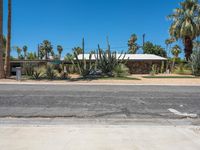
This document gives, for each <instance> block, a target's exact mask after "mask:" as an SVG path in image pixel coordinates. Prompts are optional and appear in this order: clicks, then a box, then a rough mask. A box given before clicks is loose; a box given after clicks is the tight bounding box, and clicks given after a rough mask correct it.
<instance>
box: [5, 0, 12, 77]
mask: <svg viewBox="0 0 200 150" xmlns="http://www.w3.org/2000/svg"><path fill="white" fill-rule="evenodd" d="M11 15H12V0H8V35H7V43H6V57H5V67H4V68H5V72H6V77H10V51H11V46H10V45H11Z"/></svg>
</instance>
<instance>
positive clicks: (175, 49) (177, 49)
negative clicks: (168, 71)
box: [172, 45, 181, 69]
mask: <svg viewBox="0 0 200 150" xmlns="http://www.w3.org/2000/svg"><path fill="white" fill-rule="evenodd" d="M180 53H181V48H180V46H178V45H175V46H174V47H173V48H172V54H173V56H174V59H173V65H172V68H173V69H174V67H175V60H176V59H177V58H178V56H179V54H180Z"/></svg>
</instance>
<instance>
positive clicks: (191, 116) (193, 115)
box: [168, 108, 197, 118]
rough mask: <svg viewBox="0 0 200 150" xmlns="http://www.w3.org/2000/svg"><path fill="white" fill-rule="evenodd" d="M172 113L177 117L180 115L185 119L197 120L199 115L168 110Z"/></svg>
mask: <svg viewBox="0 0 200 150" xmlns="http://www.w3.org/2000/svg"><path fill="white" fill-rule="evenodd" d="M168 110H169V111H170V112H172V113H174V114H175V115H178V116H183V117H188V118H197V114H188V113H181V112H179V111H177V110H175V109H172V108H170V109H168Z"/></svg>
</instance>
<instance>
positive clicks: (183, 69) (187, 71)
mask: <svg viewBox="0 0 200 150" xmlns="http://www.w3.org/2000/svg"><path fill="white" fill-rule="evenodd" d="M173 73H175V74H180V75H191V74H192V69H191V67H190V66H188V64H184V63H181V64H179V65H178V66H176V67H175V69H174V72H173Z"/></svg>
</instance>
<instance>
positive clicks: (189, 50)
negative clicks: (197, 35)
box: [184, 36, 193, 61]
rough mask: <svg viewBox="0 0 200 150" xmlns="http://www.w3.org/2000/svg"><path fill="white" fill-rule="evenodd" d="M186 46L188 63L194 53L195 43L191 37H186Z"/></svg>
mask: <svg viewBox="0 0 200 150" xmlns="http://www.w3.org/2000/svg"><path fill="white" fill-rule="evenodd" d="M184 46H185V58H186V60H187V61H188V60H190V56H191V54H192V52H193V43H192V39H191V38H190V37H189V36H186V37H185V39H184Z"/></svg>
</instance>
